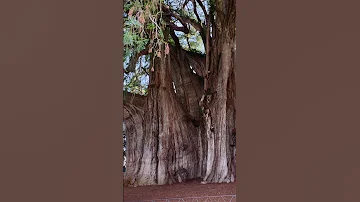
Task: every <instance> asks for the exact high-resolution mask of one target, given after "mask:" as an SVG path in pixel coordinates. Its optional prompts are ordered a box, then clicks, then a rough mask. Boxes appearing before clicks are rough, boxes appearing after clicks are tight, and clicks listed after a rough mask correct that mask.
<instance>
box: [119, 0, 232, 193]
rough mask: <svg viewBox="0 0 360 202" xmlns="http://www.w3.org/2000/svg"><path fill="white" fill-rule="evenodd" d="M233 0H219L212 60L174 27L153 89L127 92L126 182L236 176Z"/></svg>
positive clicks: (209, 47)
mask: <svg viewBox="0 0 360 202" xmlns="http://www.w3.org/2000/svg"><path fill="white" fill-rule="evenodd" d="M235 2H236V1H235V0H225V1H222V0H215V8H216V9H215V11H216V17H215V18H211V19H209V20H208V23H209V24H210V22H211V24H212V28H213V29H212V36H211V37H210V34H209V33H210V31H209V30H210V29H209V24H207V26H208V27H207V29H208V30H207V31H208V32H207V33H208V34H207V36H206V39H207V43H206V53H207V54H206V58H205V56H203V55H201V54H196V53H191V52H188V51H185V50H183V49H182V48H181V46H180V45H179V41H178V39H177V38H176V36H175V35H174V34H172V35H171V33H170V35H171V36H172V37H173V39H174V41H175V43H176V45H175V46H172V47H171V48H170V53H169V54H168V55H165V52H164V49H162V52H161V56H162V57H161V59H159V58H155V60H151V61H152V62H151V65H150V66H151V68H150V69H152V71H150V84H149V87H148V95H147V96H146V97H143V96H133V95H131V96H129V95H127V97H126V102H124V103H125V104H124V109H125V117H124V121H125V125H126V131H125V132H126V136H127V152H126V155H127V169H126V173H125V182H126V183H127V185H130V186H131V185H133V186H137V185H140V186H141V185H163V184H172V183H175V182H182V181H183V180H185V179H191V178H199V177H201V178H203V181H204V182H206V183H211V182H213V183H221V182H233V181H235V178H236V176H235V173H236V171H235V152H236V150H235V141H236V138H235V135H236V130H235V114H236V113H235V64H234V59H235V58H234V57H235V15H236V13H235ZM165 56H166V57H165ZM152 57H153V56H152ZM190 67H192V69H193V70H195V71H196V74H194V73H192V69H191V68H190ZM173 86H175V91H176V93H175V92H174V88H173Z"/></svg>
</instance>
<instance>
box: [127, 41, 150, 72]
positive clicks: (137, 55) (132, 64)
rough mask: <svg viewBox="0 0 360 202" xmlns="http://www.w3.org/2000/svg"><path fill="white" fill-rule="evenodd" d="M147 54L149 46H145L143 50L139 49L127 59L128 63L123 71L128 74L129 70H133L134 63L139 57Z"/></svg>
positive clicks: (134, 67)
mask: <svg viewBox="0 0 360 202" xmlns="http://www.w3.org/2000/svg"><path fill="white" fill-rule="evenodd" d="M147 54H149V47H146V48H145V49H144V50H142V51H140V52H139V53H136V54H134V55H133V56H132V57H131V59H130V61H129V65H128V66H127V68H126V69H125V73H126V74H128V73H130V72H135V69H136V63H137V61H138V60H139V57H140V56H143V55H147Z"/></svg>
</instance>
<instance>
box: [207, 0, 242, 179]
mask: <svg viewBox="0 0 360 202" xmlns="http://www.w3.org/2000/svg"><path fill="white" fill-rule="evenodd" d="M216 14H217V17H216V19H215V23H216V26H215V27H214V28H215V35H214V38H213V43H212V46H211V51H209V52H210V55H208V57H210V59H209V61H210V64H209V65H208V66H207V67H209V69H208V74H207V75H206V76H205V83H206V86H205V88H206V89H205V94H204V96H203V97H202V100H201V106H202V107H203V110H204V120H205V134H206V137H207V164H206V174H205V176H204V178H203V180H204V182H217V183H221V182H232V181H234V180H235V172H236V171H235V168H234V167H235V166H234V163H235V162H234V160H235V158H234V156H235V152H234V149H235V147H234V143H232V137H234V136H233V132H234V131H235V105H234V101H235V85H234V74H235V68H234V67H235V65H234V56H235V47H234V44H235V1H231V0H227V1H221V0H217V1H216Z"/></svg>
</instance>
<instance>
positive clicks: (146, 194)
mask: <svg viewBox="0 0 360 202" xmlns="http://www.w3.org/2000/svg"><path fill="white" fill-rule="evenodd" d="M200 182H201V179H196V180H189V181H187V182H185V183H180V184H172V185H161V186H140V187H124V201H144V200H156V199H168V198H188V197H205V196H223V195H236V182H232V183H220V184H201V183H200ZM229 201H230V200H229ZM232 201H235V200H234V199H233V200H232Z"/></svg>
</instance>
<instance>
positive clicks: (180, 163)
mask: <svg viewBox="0 0 360 202" xmlns="http://www.w3.org/2000/svg"><path fill="white" fill-rule="evenodd" d="M164 55H165V54H164V52H162V56H163V57H162V58H161V59H155V60H154V62H153V63H152V64H151V66H152V67H153V68H154V71H151V72H150V84H149V88H148V95H147V96H146V97H147V99H146V104H145V108H144V113H141V112H137V114H139V116H138V117H143V124H139V128H138V130H141V129H140V128H141V126H143V127H144V129H143V134H137V135H138V137H136V138H129V139H128V140H127V141H128V142H129V143H128V146H129V148H127V150H133V149H136V150H137V151H138V152H127V153H128V155H127V156H128V157H127V158H128V161H129V162H128V163H129V166H130V167H127V171H126V172H127V173H126V179H125V180H127V182H128V183H129V184H128V185H134V186H137V185H162V184H172V183H175V182H182V181H184V180H186V179H191V178H198V177H201V165H200V163H199V162H200V161H199V160H200V159H199V151H198V142H199V141H201V139H199V138H198V135H199V134H198V130H197V129H196V128H195V126H194V123H193V120H192V119H191V116H190V118H189V111H188V110H187V109H188V108H186V107H185V106H184V105H183V104H182V102H181V101H180V99H179V97H178V96H177V95H176V94H175V92H174V89H173V83H172V82H173V80H172V78H173V77H172V72H171V71H172V68H171V62H170V57H169V56H166V57H164ZM185 86H186V85H185ZM180 88H181V87H179V89H180ZM184 94H186V93H185V92H184ZM190 97H191V96H190ZM185 102H188V100H187V101H185ZM190 111H191V110H190ZM125 122H126V121H125ZM133 122H134V123H135V121H133ZM126 129H127V132H129V130H130V129H131V128H130V127H129V126H127V128H126ZM127 135H128V136H130V135H129V134H127Z"/></svg>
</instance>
